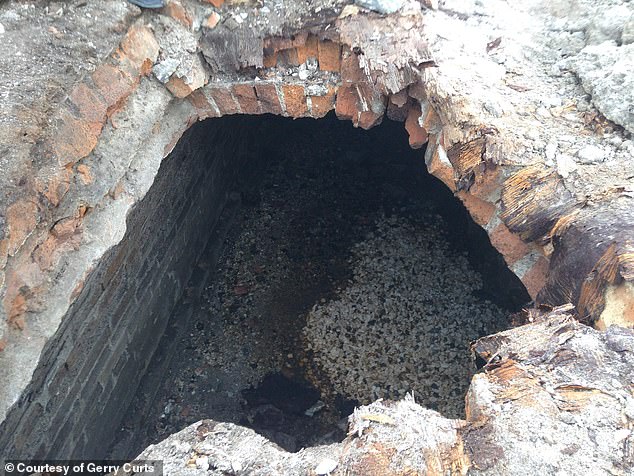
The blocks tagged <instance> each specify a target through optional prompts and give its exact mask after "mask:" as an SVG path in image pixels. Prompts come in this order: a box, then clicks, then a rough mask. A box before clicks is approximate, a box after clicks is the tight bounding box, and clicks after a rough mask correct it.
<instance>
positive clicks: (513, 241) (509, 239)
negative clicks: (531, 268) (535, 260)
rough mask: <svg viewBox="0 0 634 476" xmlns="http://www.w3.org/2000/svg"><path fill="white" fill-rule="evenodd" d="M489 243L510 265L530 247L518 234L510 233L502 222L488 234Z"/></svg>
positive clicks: (524, 254)
mask: <svg viewBox="0 0 634 476" xmlns="http://www.w3.org/2000/svg"><path fill="white" fill-rule="evenodd" d="M489 238H490V240H491V244H492V245H493V246H494V247H495V249H497V250H498V251H499V252H500V254H502V256H503V257H504V260H505V261H506V264H508V265H509V266H511V265H512V264H513V263H515V262H517V261H518V260H520V259H521V258H523V257H524V256H526V254H527V253H528V252H529V251H530V247H529V246H528V245H527V244H526V243H524V242H523V241H522V240H521V239H520V237H519V236H517V235H516V234H514V233H511V230H509V229H508V228H507V227H506V225H505V224H504V223H500V224H499V225H498V226H497V227H495V229H494V230H493V231H492V232H491V233H490V234H489Z"/></svg>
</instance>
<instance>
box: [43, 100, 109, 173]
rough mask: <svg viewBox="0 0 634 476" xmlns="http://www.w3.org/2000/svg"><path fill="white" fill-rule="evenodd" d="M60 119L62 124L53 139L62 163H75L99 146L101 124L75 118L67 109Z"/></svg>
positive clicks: (54, 147)
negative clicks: (96, 125) (96, 124)
mask: <svg viewBox="0 0 634 476" xmlns="http://www.w3.org/2000/svg"><path fill="white" fill-rule="evenodd" d="M59 121H60V125H59V127H58V128H57V129H56V130H55V132H54V133H53V139H52V141H53V149H54V150H55V153H56V154H57V158H58V161H60V162H61V163H63V164H67V163H75V162H77V161H78V160H79V159H82V158H84V157H86V156H87V155H88V154H90V153H91V152H92V151H93V149H94V148H95V147H96V146H97V138H98V136H99V133H100V132H101V125H99V126H98V127H95V125H94V124H91V123H89V122H86V121H82V120H80V119H77V118H75V117H74V116H73V115H72V114H71V113H70V112H68V111H66V110H64V111H62V112H61V113H60V117H59Z"/></svg>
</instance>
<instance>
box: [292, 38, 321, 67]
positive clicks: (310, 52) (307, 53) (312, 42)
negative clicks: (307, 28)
mask: <svg viewBox="0 0 634 476" xmlns="http://www.w3.org/2000/svg"><path fill="white" fill-rule="evenodd" d="M308 58H319V41H318V40H317V37H316V36H313V35H309V36H308V38H306V43H304V44H303V45H301V46H298V47H297V60H298V61H299V63H300V64H302V63H305V62H306V60H308Z"/></svg>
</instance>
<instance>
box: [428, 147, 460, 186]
mask: <svg viewBox="0 0 634 476" xmlns="http://www.w3.org/2000/svg"><path fill="white" fill-rule="evenodd" d="M437 141H439V139H438V138H437V136H436V135H432V136H430V140H429V144H428V146H427V147H428V148H427V152H426V153H425V162H426V163H427V170H428V171H429V173H430V174H432V175H433V176H434V177H436V178H438V179H440V180H441V181H442V182H443V183H444V184H445V185H446V186H447V187H448V188H449V190H451V191H452V192H455V191H456V181H455V178H454V171H453V168H452V167H451V164H449V163H447V162H448V161H449V159H446V158H445V160H442V159H441V156H440V153H441V152H440V147H439V146H438V145H437V143H436V142H437ZM443 154H444V155H446V152H444V148H443ZM428 157H429V158H428Z"/></svg>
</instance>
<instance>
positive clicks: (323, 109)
mask: <svg viewBox="0 0 634 476" xmlns="http://www.w3.org/2000/svg"><path fill="white" fill-rule="evenodd" d="M336 94H337V90H336V89H335V88H334V87H332V86H331V87H329V88H328V92H327V93H326V94H325V95H324V96H311V97H310V101H311V115H312V116H313V117H315V118H319V117H324V116H325V115H326V114H328V113H329V112H330V111H332V110H333V109H334V107H335V97H336Z"/></svg>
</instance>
